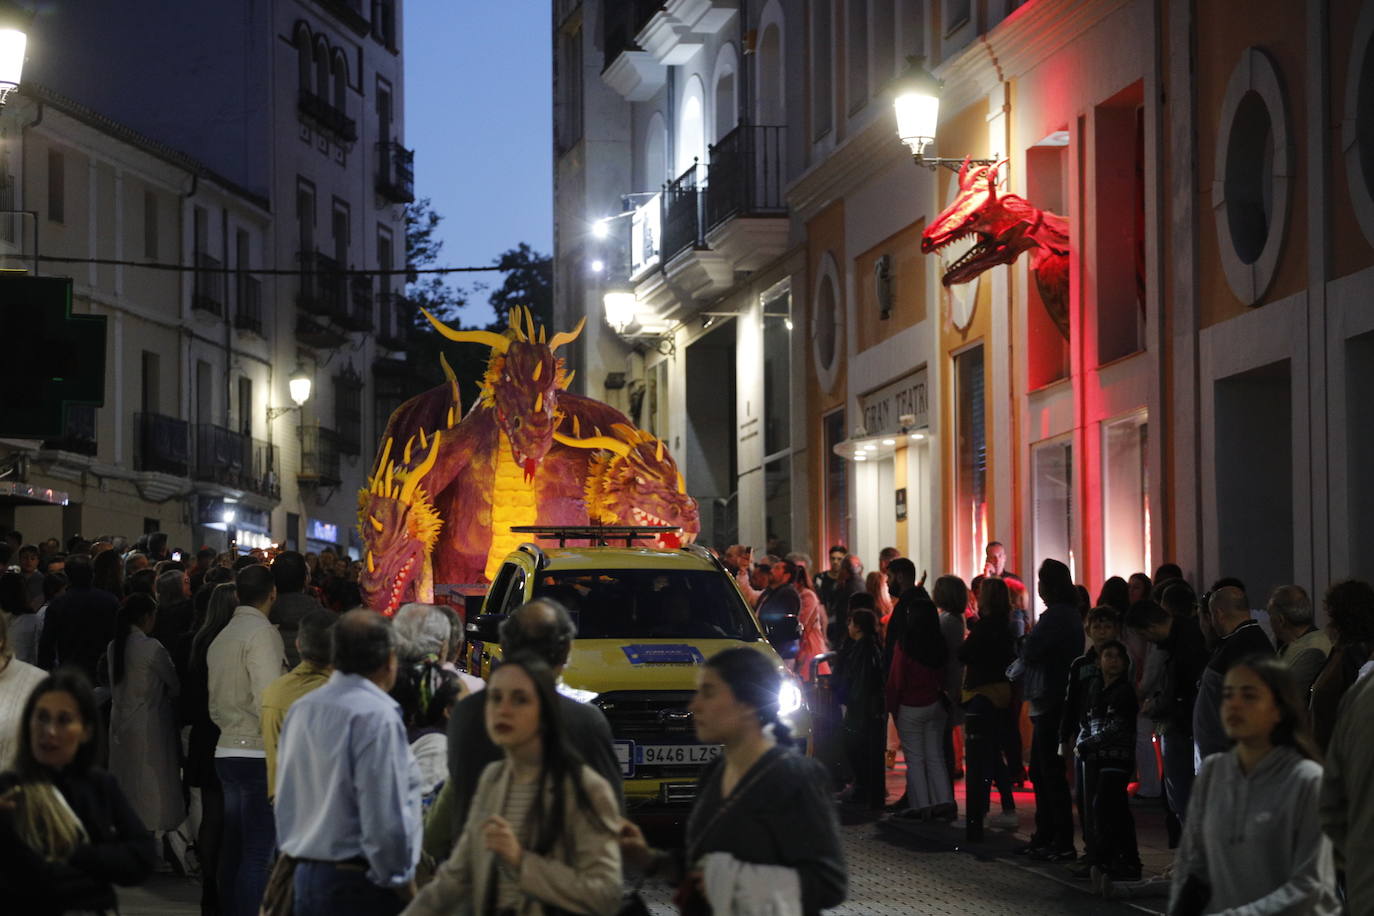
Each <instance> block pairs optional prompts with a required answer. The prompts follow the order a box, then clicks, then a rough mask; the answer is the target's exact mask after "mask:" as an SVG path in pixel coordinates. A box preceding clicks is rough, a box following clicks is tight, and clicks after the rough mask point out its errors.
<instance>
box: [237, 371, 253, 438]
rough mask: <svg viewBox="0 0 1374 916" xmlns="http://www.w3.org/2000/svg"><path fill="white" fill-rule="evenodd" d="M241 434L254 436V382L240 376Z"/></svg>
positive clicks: (244, 376)
mask: <svg viewBox="0 0 1374 916" xmlns="http://www.w3.org/2000/svg"><path fill="white" fill-rule="evenodd" d="M239 432H240V433H242V434H243V435H245V436H249V437H251V436H252V435H253V380H252V379H250V378H248V377H247V376H246V375H241V376H239Z"/></svg>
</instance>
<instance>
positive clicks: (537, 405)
mask: <svg viewBox="0 0 1374 916" xmlns="http://www.w3.org/2000/svg"><path fill="white" fill-rule="evenodd" d="M543 409H544V392H542V391H541V392H539V394H538V395H537V396H536V397H535V399H534V412H535V413H539V411H541V410H543Z"/></svg>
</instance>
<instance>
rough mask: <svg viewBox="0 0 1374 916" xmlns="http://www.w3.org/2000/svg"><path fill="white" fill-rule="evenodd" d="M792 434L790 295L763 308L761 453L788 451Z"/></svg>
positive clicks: (785, 293)
mask: <svg viewBox="0 0 1374 916" xmlns="http://www.w3.org/2000/svg"><path fill="white" fill-rule="evenodd" d="M791 430H792V295H791V293H789V292H784V293H783V294H782V295H781V296H778V297H776V298H774V299H770V300H768V301H767V302H765V303H764V304H763V453H764V455H774V454H777V453H778V452H781V451H783V450H785V449H788V448H789V447H790V446H791V444H792V442H791Z"/></svg>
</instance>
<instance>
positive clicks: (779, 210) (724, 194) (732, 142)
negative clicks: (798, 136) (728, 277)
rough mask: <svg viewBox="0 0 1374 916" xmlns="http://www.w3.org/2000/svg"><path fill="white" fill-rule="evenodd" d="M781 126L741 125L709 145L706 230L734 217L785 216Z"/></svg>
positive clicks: (783, 147)
mask: <svg viewBox="0 0 1374 916" xmlns="http://www.w3.org/2000/svg"><path fill="white" fill-rule="evenodd" d="M783 131H784V128H782V127H758V126H754V125H751V124H741V125H739V126H738V127H736V128H735V129H734V130H732V131H730V132H729V133H728V134H726V135H725V136H724V137H722V138H721V139H720V142H719V143H717V144H715V145H714V146H712V147H711V164H710V166H709V167H708V170H707V181H706V189H705V195H706V229H707V230H708V231H709V230H711V229H714V228H715V227H716V226H719V225H720V224H721V223H723V222H725V221H726V220H728V219H731V218H733V217H736V216H785V215H786V213H787V205H786V202H785V201H784V200H783V171H784V166H785V165H786V162H785V159H784V153H785V151H786V146H785V141H786V137H785V136H784V134H783Z"/></svg>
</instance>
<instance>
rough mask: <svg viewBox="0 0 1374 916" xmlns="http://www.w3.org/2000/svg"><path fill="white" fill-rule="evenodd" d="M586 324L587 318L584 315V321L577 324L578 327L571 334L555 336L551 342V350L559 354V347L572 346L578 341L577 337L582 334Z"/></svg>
mask: <svg viewBox="0 0 1374 916" xmlns="http://www.w3.org/2000/svg"><path fill="white" fill-rule="evenodd" d="M586 324H587V316H586V315H583V316H582V320H581V321H579V322H578V323H577V327H575V328H573V329H572V332H571V333H568V334H563V333H561V332H560V333H558V334H555V335H553V339H552V340H550V341H549V349H550V350H552V351H554V352H557V350H558V348H559V347H561V346H563V345H564V344H570V343H572V342H573V341H574V340H577V335H579V334H581V333H582V328H583V327H584V326H585V325H586Z"/></svg>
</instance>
